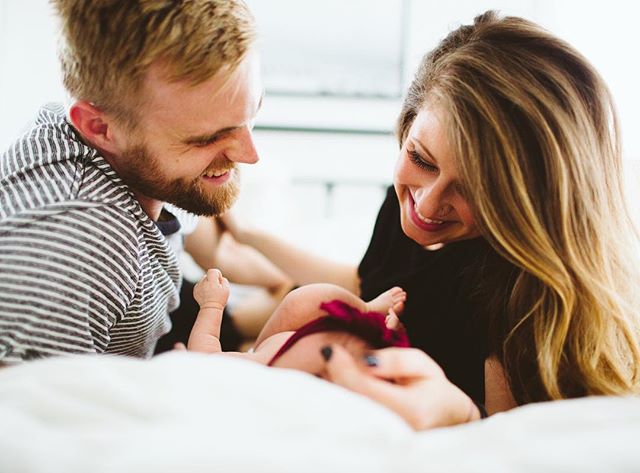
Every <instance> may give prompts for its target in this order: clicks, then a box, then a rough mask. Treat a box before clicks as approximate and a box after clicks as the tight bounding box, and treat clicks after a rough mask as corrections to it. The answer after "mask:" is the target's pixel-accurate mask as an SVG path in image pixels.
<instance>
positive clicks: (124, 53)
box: [52, 0, 255, 125]
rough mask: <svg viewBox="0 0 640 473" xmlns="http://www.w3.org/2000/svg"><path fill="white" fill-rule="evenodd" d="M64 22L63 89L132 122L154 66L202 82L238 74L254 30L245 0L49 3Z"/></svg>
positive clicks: (168, 74)
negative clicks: (227, 73)
mask: <svg viewBox="0 0 640 473" xmlns="http://www.w3.org/2000/svg"><path fill="white" fill-rule="evenodd" d="M52 3H53V5H54V7H55V8H56V10H57V12H58V15H59V17H60V20H61V27H62V34H63V45H62V48H61V52H60V59H61V65H62V75H63V81H64V85H65V87H66V88H67V90H68V91H69V93H70V94H71V96H72V97H73V98H74V99H78V100H87V101H90V102H92V103H94V104H95V105H96V106H98V107H99V108H100V109H102V110H103V111H105V112H107V113H110V114H112V115H113V116H114V117H116V118H117V119H119V120H121V121H124V122H128V123H129V124H131V125H134V124H135V121H136V115H137V114H136V109H137V107H138V106H139V105H140V103H141V100H142V99H141V97H142V96H143V94H142V93H141V92H143V91H142V83H143V81H144V77H145V73H146V71H147V70H148V68H149V66H150V65H151V64H152V63H154V62H156V61H162V63H163V65H166V68H165V69H166V79H167V80H169V81H171V82H178V81H186V82H188V83H189V84H192V85H197V84H199V83H202V82H204V81H205V80H207V79H209V78H210V77H212V76H213V75H215V74H216V73H217V72H218V71H220V70H221V69H223V68H224V69H228V70H230V71H231V70H233V69H235V67H236V66H237V65H238V64H239V63H240V62H241V61H242V59H243V58H244V57H245V55H246V54H247V52H248V50H249V49H250V47H251V45H252V43H253V41H254V38H255V28H254V20H253V17H252V15H251V13H250V11H249V9H248V8H247V6H246V5H245V3H244V2H243V1H242V0H174V1H171V0H89V1H87V0H52Z"/></svg>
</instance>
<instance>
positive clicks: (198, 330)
mask: <svg viewBox="0 0 640 473" xmlns="http://www.w3.org/2000/svg"><path fill="white" fill-rule="evenodd" d="M193 296H194V298H195V299H196V302H197V303H198V304H199V305H200V312H198V317H197V318H196V321H195V323H194V324H193V329H191V335H190V336H189V342H188V343H187V348H188V349H189V350H190V351H199V352H203V353H220V352H221V351H222V346H221V345H220V326H221V325H222V312H223V311H224V306H225V305H226V304H227V299H228V298H229V281H227V279H226V278H224V277H223V276H222V273H221V272H220V271H219V270H217V269H210V270H209V271H207V274H205V276H204V277H203V278H202V279H201V280H200V282H198V284H196V286H195V287H194V288H193Z"/></svg>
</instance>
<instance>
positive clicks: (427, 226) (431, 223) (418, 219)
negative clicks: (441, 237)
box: [407, 192, 454, 232]
mask: <svg viewBox="0 0 640 473" xmlns="http://www.w3.org/2000/svg"><path fill="white" fill-rule="evenodd" d="M407 195H408V197H409V198H408V199H407V207H408V209H409V215H410V216H411V221H412V222H413V224H414V225H415V226H416V227H418V228H420V229H422V230H424V231H426V232H439V231H441V230H444V229H445V228H447V227H449V226H450V225H451V224H453V223H454V222H447V221H444V220H434V219H430V218H427V217H423V216H422V215H420V212H419V211H418V209H417V208H416V203H415V201H414V200H413V196H412V195H411V192H407Z"/></svg>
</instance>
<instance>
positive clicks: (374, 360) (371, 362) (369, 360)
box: [364, 355, 378, 367]
mask: <svg viewBox="0 0 640 473" xmlns="http://www.w3.org/2000/svg"><path fill="white" fill-rule="evenodd" d="M364 362H365V363H366V364H367V366H371V367H373V366H378V357H377V356H375V355H365V356H364Z"/></svg>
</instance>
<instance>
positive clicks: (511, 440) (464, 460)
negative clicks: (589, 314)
mask: <svg viewBox="0 0 640 473" xmlns="http://www.w3.org/2000/svg"><path fill="white" fill-rule="evenodd" d="M32 471H34V472H57V471H60V472H68V473H71V472H82V473H86V472H125V471H126V472H136V473H137V472H165V471H166V472H200V471H202V472H205V471H207V472H214V471H215V472H218V471H221V472H255V473H268V472H289V471H290V472H323V473H324V472H331V471H336V472H359V471H362V472H367V473H375V472H421V471H424V472H434V471H443V472H458V471H474V472H477V471H486V472H492V473H496V472H515V471H531V472H549V471H557V472H565V471H580V472H611V471H629V472H639V471H640V399H637V398H627V399H622V398H617V399H616V398H592V399H583V400H576V401H563V402H554V403H546V404H538V405H531V406H527V407H523V408H519V409H515V410H513V411H511V412H510V413H507V414H501V415H497V416H493V417H492V418H490V419H487V420H485V421H482V422H476V423H474V424H470V425H465V426H460V427H455V428H447V429H439V430H434V431H431V432H423V433H414V432H413V431H411V430H410V429H409V428H408V427H407V426H406V424H405V423H404V422H403V421H402V420H401V419H400V418H398V417H396V416H395V415H394V414H393V413H391V412H390V411H387V410H386V409H385V408H383V407H381V406H379V405H377V404H375V403H373V402H372V401H369V400H368V399H366V398H363V397H360V396H358V395H356V394H353V393H350V392H347V391H345V390H343V389H341V388H339V387H337V386H334V385H331V384H329V383H326V382H324V381H321V380H318V379H316V378H314V377H312V376H309V375H306V374H304V373H299V372H294V371H289V370H278V369H274V368H266V367H264V366H260V365H257V364H254V363H251V362H247V361H243V360H238V359H235V358H229V357H223V356H211V355H209V356H206V355H198V354H192V353H170V354H166V355H162V356H159V357H156V358H154V359H153V360H151V361H140V360H134V359H126V358H112V357H97V356H94V357H71V358H65V359H50V360H43V361H38V362H31V363H27V364H25V365H22V366H18V367H11V368H3V369H0V472H3V473H4V472H11V473H13V472H32Z"/></svg>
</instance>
